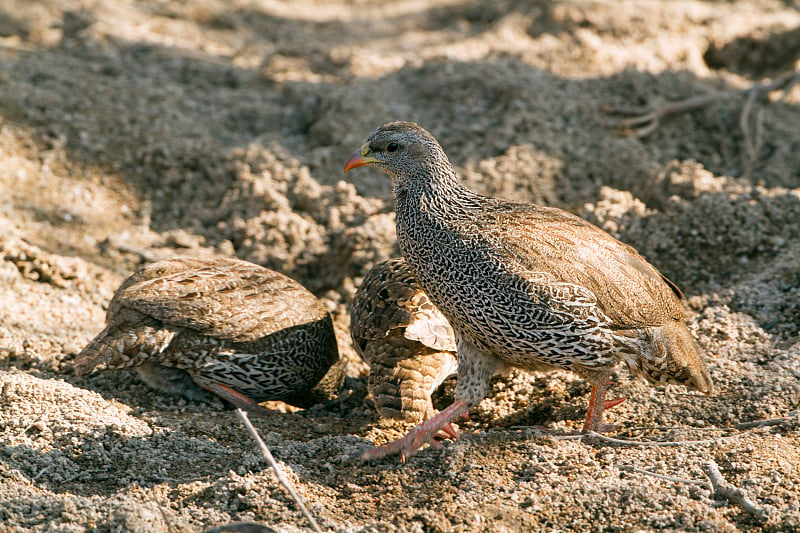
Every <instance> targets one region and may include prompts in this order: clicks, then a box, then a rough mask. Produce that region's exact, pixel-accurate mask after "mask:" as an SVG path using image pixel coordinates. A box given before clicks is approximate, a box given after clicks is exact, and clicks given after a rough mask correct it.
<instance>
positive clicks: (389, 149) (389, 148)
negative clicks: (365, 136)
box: [386, 143, 400, 152]
mask: <svg viewBox="0 0 800 533" xmlns="http://www.w3.org/2000/svg"><path fill="white" fill-rule="evenodd" d="M398 148H400V145H399V144H397V143H389V144H387V145H386V151H387V152H396V151H397V149H398Z"/></svg>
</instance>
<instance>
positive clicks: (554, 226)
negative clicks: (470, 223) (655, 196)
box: [484, 204, 686, 329]
mask: <svg viewBox="0 0 800 533" xmlns="http://www.w3.org/2000/svg"><path fill="white" fill-rule="evenodd" d="M484 227H490V228H491V232H492V233H493V234H494V235H495V236H496V237H497V238H496V241H495V242H499V243H501V246H502V247H503V248H504V249H503V253H504V254H505V255H507V256H508V257H509V258H512V260H513V261H514V262H515V263H516V264H517V265H518V267H519V268H520V269H521V270H522V271H527V272H531V273H541V272H547V273H548V275H550V276H552V278H553V281H555V282H558V283H563V284H567V285H573V286H577V287H582V288H584V289H586V290H588V291H589V292H591V294H592V295H594V298H595V299H596V301H597V306H598V307H599V309H600V310H602V312H603V313H604V314H605V315H606V316H608V317H609V319H610V320H611V322H612V324H611V327H614V328H620V329H626V328H636V327H643V326H648V325H657V324H661V323H663V322H664V321H665V320H666V319H668V318H672V319H681V318H683V317H684V316H685V314H686V310H685V308H684V306H683V303H682V301H681V297H682V295H681V293H680V290H679V289H678V288H677V287H676V286H675V285H674V284H673V283H672V282H670V281H669V280H668V279H667V278H665V277H664V276H663V275H661V274H660V273H659V272H658V271H657V270H656V269H655V267H653V266H652V265H651V264H650V263H648V262H647V261H646V260H645V259H644V258H643V257H642V256H641V255H640V254H639V253H638V252H637V251H636V250H634V249H633V248H632V247H631V246H629V245H627V244H624V243H622V242H620V241H618V240H617V239H615V238H613V237H612V236H611V235H609V234H608V233H606V232H605V231H603V230H601V229H600V228H598V227H597V226H594V225H593V224H591V223H589V222H587V221H585V220H583V219H582V218H580V217H577V216H574V215H571V214H569V213H566V212H564V211H561V210H556V209H548V208H539V207H534V208H531V207H530V206H524V205H522V204H510V206H509V207H508V208H507V209H506V210H505V211H503V210H501V211H499V212H497V213H494V214H493V215H492V223H491V224H487V225H486V226H484ZM537 275H540V274H537Z"/></svg>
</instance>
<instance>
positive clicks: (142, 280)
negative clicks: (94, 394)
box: [74, 257, 344, 411]
mask: <svg viewBox="0 0 800 533" xmlns="http://www.w3.org/2000/svg"><path fill="white" fill-rule="evenodd" d="M338 359H339V352H338V349H337V345H336V336H335V333H334V330H333V323H332V321H331V317H330V315H329V314H328V312H327V310H326V309H325V306H324V305H323V304H322V302H320V301H319V300H318V299H317V298H316V297H315V296H314V295H313V294H311V293H310V292H309V291H308V290H307V289H306V288H305V287H303V286H302V285H300V284H299V283H298V282H296V281H294V280H293V279H291V278H289V277H287V276H284V275H283V274H280V273H278V272H275V271H273V270H269V269H267V268H264V267H262V266H259V265H256V264H253V263H250V262H247V261H242V260H239V259H233V258H225V257H220V258H215V259H193V258H176V259H171V260H167V261H159V262H156V263H152V264H150V265H147V266H145V267H142V268H140V269H139V270H137V271H136V272H135V273H134V274H133V275H131V276H130V277H129V278H128V279H127V280H125V282H124V283H123V284H122V285H121V286H120V287H119V289H117V292H116V293H115V294H114V297H113V298H112V299H111V303H110V304H109V306H108V312H107V315H106V328H105V329H104V330H103V331H102V332H100V333H99V334H98V335H97V337H95V338H94V339H93V340H92V341H91V342H90V343H89V344H88V345H87V346H86V347H85V348H84V349H83V350H82V351H81V353H80V354H78V356H77V357H76V359H75V362H74V366H75V370H76V373H77V374H78V376H84V375H87V374H92V373H94V372H98V371H101V370H109V369H119V368H135V369H136V370H137V372H138V373H139V377H141V378H142V380H143V381H145V382H146V383H147V384H148V385H150V386H152V387H153V388H155V389H158V390H161V391H164V392H167V393H171V394H176V395H183V396H185V397H188V398H190V399H207V398H208V397H209V395H208V393H207V392H205V391H210V392H212V393H214V394H216V395H218V396H220V397H222V398H224V399H225V400H227V401H229V402H230V403H232V404H234V405H235V406H237V407H241V408H243V409H246V410H251V411H256V410H259V409H263V408H262V407H260V406H259V405H258V402H262V401H267V400H283V401H285V402H287V403H290V404H292V405H296V406H298V407H309V406H311V405H313V404H314V403H315V402H317V401H321V400H325V399H328V398H329V397H332V396H333V395H334V394H335V393H336V389H337V388H338V386H339V385H340V384H341V380H342V378H343V377H344V376H343V374H342V372H341V369H340V368H339V366H340V365H338V364H337V365H336V366H334V367H333V368H331V366H332V365H334V363H336V362H337V361H338ZM329 369H331V371H330V372H329V373H328V375H326V372H328V370H329ZM323 377H324V379H323Z"/></svg>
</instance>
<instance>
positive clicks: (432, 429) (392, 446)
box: [361, 402, 469, 463]
mask: <svg viewBox="0 0 800 533" xmlns="http://www.w3.org/2000/svg"><path fill="white" fill-rule="evenodd" d="M468 409H469V408H468V407H467V405H466V404H465V403H464V402H455V403H453V405H451V406H450V407H448V408H447V409H445V410H443V411H442V412H440V413H439V414H437V415H436V416H434V417H433V418H430V419H428V420H426V421H424V422H422V423H421V424H418V425H416V426H414V427H413V428H411V431H409V432H408V433H407V434H406V435H405V436H404V437H401V438H399V439H397V440H395V441H392V442H389V443H387V444H384V445H383V446H379V447H377V448H369V449H367V450H364V452H363V453H362V454H361V460H363V461H372V460H375V459H382V458H383V457H386V456H387V455H398V454H399V455H400V461H402V462H403V463H405V462H406V459H408V458H409V457H411V456H412V455H414V454H415V453H417V452H418V451H419V450H420V448H422V446H423V445H424V444H425V443H430V444H431V445H432V446H433V447H435V448H440V447H441V446H442V444H441V442H438V441H437V440H436V436H437V435H438V434H439V433H440V432H442V433H444V434H445V435H448V436H450V437H453V438H456V437H457V436H458V433H456V430H455V428H453V426H452V424H451V423H450V421H451V420H453V419H454V418H457V417H458V416H460V415H462V414H463V413H465V412H467V410H468Z"/></svg>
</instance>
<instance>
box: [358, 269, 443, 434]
mask: <svg viewBox="0 0 800 533" xmlns="http://www.w3.org/2000/svg"><path fill="white" fill-rule="evenodd" d="M350 334H351V335H352V337H353V345H354V346H355V349H356V352H358V354H359V355H360V356H361V358H362V359H364V361H365V362H366V363H367V364H368V365H369V367H370V374H369V382H368V389H369V392H370V394H372V397H373V399H374V400H375V406H376V408H377V409H378V412H379V413H380V414H381V416H383V417H387V418H396V419H401V420H407V421H410V422H422V421H423V420H427V419H428V418H432V417H433V416H434V415H435V411H434V409H433V404H432V403H431V393H433V391H435V390H436V389H437V388H438V387H439V385H441V384H442V382H443V381H444V380H445V379H447V378H448V377H449V376H451V375H453V374H455V372H456V341H455V337H454V334H453V329H452V328H451V327H450V324H449V323H448V322H447V319H446V318H445V317H444V315H442V313H441V312H440V311H439V310H438V309H437V308H436V306H435V305H433V303H432V302H431V301H430V299H429V298H428V296H427V295H426V294H425V292H424V291H423V290H422V287H421V286H420V284H419V283H418V282H417V280H416V278H415V277H414V275H413V274H412V273H411V270H410V269H409V267H408V264H407V263H406V262H405V260H403V259H390V260H388V261H384V262H382V263H379V264H377V265H375V266H374V267H373V268H372V269H371V270H370V271H369V272H367V275H366V276H364V281H363V282H362V283H361V285H359V287H358V290H357V291H356V294H355V296H354V297H353V302H352V304H351V306H350Z"/></svg>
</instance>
